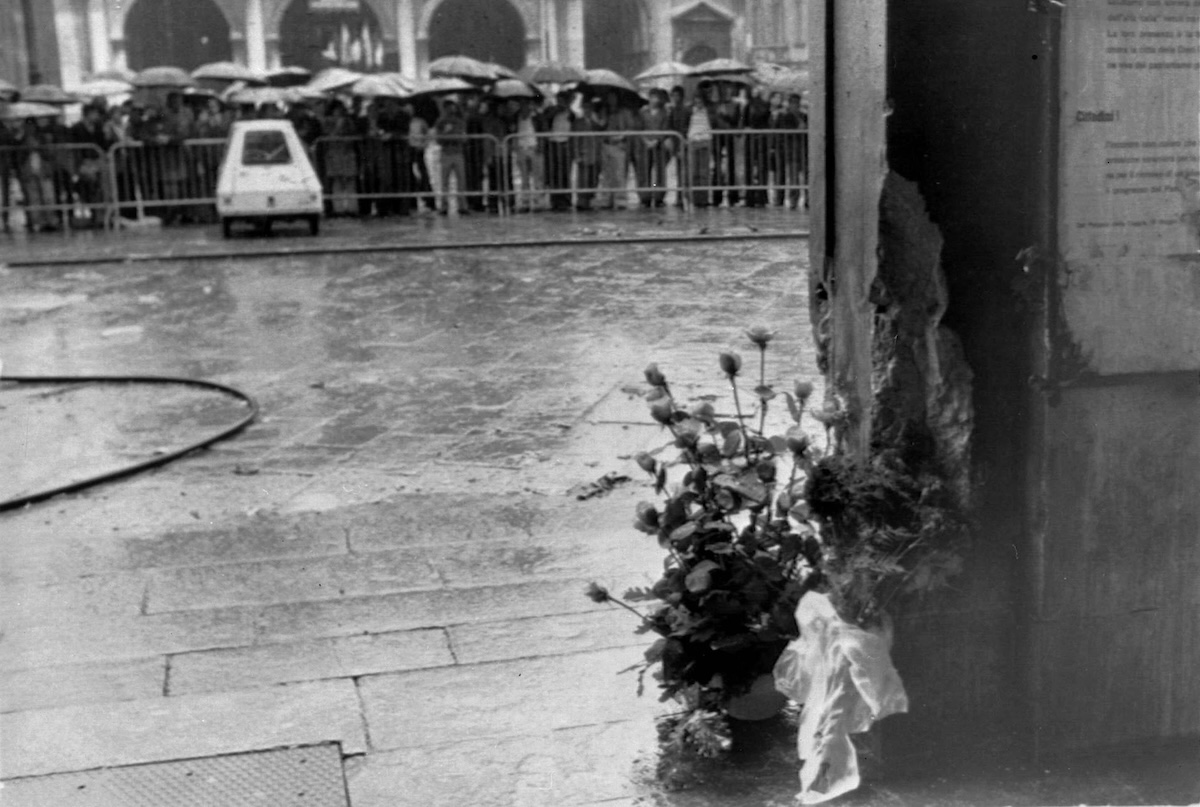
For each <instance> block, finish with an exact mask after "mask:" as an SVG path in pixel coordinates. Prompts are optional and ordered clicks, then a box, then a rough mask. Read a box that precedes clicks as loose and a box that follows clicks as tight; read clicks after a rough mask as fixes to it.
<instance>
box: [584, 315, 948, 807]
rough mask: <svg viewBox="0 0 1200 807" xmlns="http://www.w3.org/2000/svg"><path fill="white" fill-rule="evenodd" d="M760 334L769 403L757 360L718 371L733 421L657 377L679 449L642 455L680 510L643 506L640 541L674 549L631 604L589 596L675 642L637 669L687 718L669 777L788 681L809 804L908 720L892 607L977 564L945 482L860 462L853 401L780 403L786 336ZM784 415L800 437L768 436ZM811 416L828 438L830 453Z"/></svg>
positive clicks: (670, 731)
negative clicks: (893, 654)
mask: <svg viewBox="0 0 1200 807" xmlns="http://www.w3.org/2000/svg"><path fill="white" fill-rule="evenodd" d="M747 336H748V338H749V339H750V341H751V342H752V343H753V344H754V346H755V347H756V348H757V349H758V352H759V362H758V365H759V367H758V371H759V372H758V376H759V378H758V384H757V385H756V386H754V387H753V393H752V395H753V397H752V400H753V404H750V405H749V406H743V402H742V397H743V396H745V395H746V392H745V391H744V390H743V389H742V388H741V387H740V386H739V378H741V377H742V359H741V357H740V356H738V355H737V354H736V353H732V352H731V353H722V354H721V355H720V357H719V361H718V364H719V366H720V369H721V372H722V373H723V374H724V376H725V378H726V380H727V381H728V383H729V386H730V391H731V396H730V397H731V403H732V411H731V412H729V413H719V412H718V410H717V408H716V406H715V405H714V398H713V396H703V397H701V398H699V399H697V402H695V403H692V404H691V405H685V403H684V402H682V401H680V400H678V399H677V398H676V397H675V395H674V394H673V393H672V391H671V387H670V385H669V383H668V381H667V379H666V376H665V375H664V374H663V373H662V371H661V370H660V369H659V368H658V367H657V366H656V365H651V366H650V367H648V368H646V371H645V377H646V381H647V383H648V384H649V385H650V391H649V393H648V394H647V396H646V397H647V400H648V402H649V405H650V414H651V417H652V418H653V419H654V420H655V421H657V422H658V423H660V424H661V425H662V426H663V429H664V430H665V431H666V432H667V433H668V438H669V439H668V441H667V443H666V445H664V446H663V447H662V448H660V449H658V450H656V451H653V452H649V453H644V454H639V455H638V456H637V457H636V458H635V459H636V461H637V464H638V465H639V466H640V467H641V468H642V470H644V471H645V472H646V473H647V474H648V475H649V476H650V478H651V480H652V483H653V486H654V490H655V492H656V493H657V494H659V495H660V496H662V497H663V501H662V502H660V503H658V504H656V503H652V502H642V503H640V504H639V505H638V506H637V509H636V513H635V520H634V527H635V528H636V529H638V530H639V531H641V532H643V533H646V534H647V535H649V536H652V537H653V538H655V539H656V540H657V541H658V543H659V545H660V546H661V547H662V548H663V550H664V560H663V570H662V575H661V577H660V578H659V580H658V581H657V582H656V583H655V584H654V585H652V586H650V587H647V588H635V589H630V590H628V591H626V592H625V593H624V595H623V596H622V597H617V596H615V595H613V594H611V593H609V591H608V590H607V589H605V588H603V587H602V586H599V585H598V584H596V583H593V584H591V586H589V588H588V592H587V594H588V596H589V597H591V599H592V600H593V601H595V602H598V603H604V602H607V603H612V604H615V605H619V606H621V607H623V608H625V609H627V610H629V611H630V612H631V613H633V614H634V615H635V616H636V617H637V620H638V626H637V629H636V630H637V632H639V633H654V634H656V635H657V636H658V638H657V640H656V641H655V642H654V643H653V644H652V645H651V646H650V647H649V648H647V649H646V651H645V654H644V657H643V659H642V660H641V661H640V662H639V663H637V664H635V665H633V666H632V667H630V668H629V671H634V670H636V671H637V688H638V693H639V694H641V693H642V691H643V689H644V686H645V675H646V674H647V673H650V674H651V675H652V677H653V678H654V679H655V680H656V681H657V682H658V686H659V690H660V700H662V701H673V702H674V703H676V704H677V705H678V706H679V710H678V711H675V712H673V713H672V714H670V715H668V716H666V717H664V718H661V719H660V721H659V739H660V747H661V754H660V756H661V761H660V764H659V772H660V776H665V775H668V774H669V773H670V772H671V771H673V770H675V769H676V767H677V765H676V763H677V761H678V759H679V758H680V757H681V756H690V757H700V758H714V757H720V756H721V755H722V754H724V753H725V752H727V751H729V750H730V747H731V744H732V741H731V733H730V726H729V721H728V718H729V717H730V714H731V711H736V710H731V708H730V707H731V704H734V703H735V702H737V701H738V699H740V698H744V697H745V696H747V694H748V693H752V692H757V691H759V690H760V689H761V684H762V680H761V679H762V678H763V677H764V676H765V677H768V679H769V678H770V677H771V676H773V677H774V680H775V686H776V688H777V689H778V690H779V691H780V692H782V693H783V694H785V695H786V696H787V697H788V698H791V699H792V700H793V701H795V702H797V703H798V704H801V706H802V708H801V712H800V733H799V737H798V744H797V745H798V749H799V752H800V758H801V760H802V767H801V772H800V778H801V784H802V786H803V790H802V792H801V796H800V798H801V800H802V801H804V802H806V803H816V802H819V801H823V800H826V799H829V798H833V797H834V796H836V795H840V794H841V793H844V792H846V791H848V790H851V789H853V788H854V787H857V786H858V783H859V777H858V771H857V764H856V759H855V753H854V749H853V745H851V744H850V740H849V735H850V734H851V733H854V732H860V731H864V730H866V728H868V727H869V726H870V725H871V723H872V722H873V721H874V720H878V719H880V718H882V717H885V716H887V715H888V714H893V713H895V712H900V711H905V710H906V709H907V699H906V697H905V694H904V689H903V685H902V684H901V683H900V678H899V675H898V674H897V672H896V670H895V668H894V667H893V666H892V663H891V659H890V647H891V638H892V637H891V629H890V624H889V622H888V619H887V616H886V610H885V609H886V605H887V603H888V602H889V601H890V599H891V598H892V597H894V596H896V595H897V594H899V593H901V592H904V591H917V592H920V593H923V592H926V591H929V590H932V589H935V588H938V587H940V586H943V585H945V584H946V581H947V579H948V578H949V577H951V576H952V575H953V574H955V573H957V571H958V569H959V566H960V563H961V562H960V559H959V556H958V555H957V554H955V553H954V552H953V551H951V550H950V549H948V548H946V546H945V542H944V541H941V540H938V539H940V538H941V537H943V536H944V535H945V534H946V533H947V532H949V530H948V529H947V528H948V526H949V525H951V524H952V523H953V522H954V520H953V518H952V517H951V515H950V513H951V510H950V508H948V507H947V504H946V497H945V496H944V495H943V494H942V491H941V486H940V485H939V483H938V482H937V480H936V477H935V476H934V475H931V474H927V473H923V472H914V471H913V470H912V469H910V468H908V467H906V466H905V465H904V463H903V462H902V461H901V460H900V459H899V458H897V457H894V456H877V457H872V458H868V459H864V460H858V459H853V458H850V457H847V456H846V455H845V453H844V452H843V451H842V436H841V432H842V430H843V429H844V427H845V425H846V423H847V414H846V413H845V411H844V410H843V409H842V408H840V407H839V406H838V405H837V402H836V401H833V402H832V404H831V405H827V406H825V407H822V408H821V409H819V410H815V411H810V410H808V409H807V405H808V400H809V397H810V396H811V395H812V392H813V386H812V385H811V384H809V383H807V382H803V381H801V382H798V383H796V384H795V385H794V387H793V388H792V389H791V390H790V391H788V392H782V393H780V392H777V391H776V390H775V388H774V387H772V386H770V385H768V384H767V381H766V352H767V346H768V344H769V343H770V341H771V339H772V337H773V334H772V333H770V332H768V331H767V330H766V329H763V328H755V329H753V330H750V331H747ZM780 400H782V401H783V402H784V403H785V404H786V414H787V415H788V416H790V421H791V425H790V426H787V427H786V428H784V429H783V430H782V433H780V434H771V435H768V434H765V433H764V429H765V427H766V424H767V422H768V411H769V409H770V407H771V405H772V404H773V403H774V402H776V401H780ZM806 417H811V418H813V420H814V421H815V422H816V423H818V424H820V426H821V427H823V430H824V438H825V439H824V445H823V446H817V445H816V444H815V441H814V439H813V438H811V437H810V436H809V434H808V433H807V432H806V431H805V430H804V428H803V426H804V420H805V418H806ZM820 431H821V429H820V428H817V429H814V432H815V433H817V434H818V435H819V433H820ZM672 450H674V452H675V454H674V456H670V455H669V454H670V452H671V451H672ZM664 455H666V456H664ZM639 608H641V609H644V611H643V610H639Z"/></svg>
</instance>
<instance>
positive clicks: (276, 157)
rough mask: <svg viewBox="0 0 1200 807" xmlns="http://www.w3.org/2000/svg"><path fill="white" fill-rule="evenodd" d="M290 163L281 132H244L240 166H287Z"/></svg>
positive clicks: (286, 145)
mask: <svg viewBox="0 0 1200 807" xmlns="http://www.w3.org/2000/svg"><path fill="white" fill-rule="evenodd" d="M291 161H292V155H291V152H289V151H288V144H287V139H286V138H285V137H284V136H283V132H280V131H274V130H267V131H262V132H246V139H245V140H244V141H243V142H242V165H287V164H288V163H290V162H291Z"/></svg>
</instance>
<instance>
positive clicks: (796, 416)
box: [783, 392, 802, 423]
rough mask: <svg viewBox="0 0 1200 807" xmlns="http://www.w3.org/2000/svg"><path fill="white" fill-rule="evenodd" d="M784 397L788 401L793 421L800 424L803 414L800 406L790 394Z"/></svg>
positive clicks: (784, 394) (786, 393)
mask: <svg viewBox="0 0 1200 807" xmlns="http://www.w3.org/2000/svg"><path fill="white" fill-rule="evenodd" d="M783 397H784V398H785V399H786V400H787V405H788V411H789V412H791V413H792V420H794V421H796V422H797V423H799V422H800V417H801V414H802V412H801V410H800V405H799V404H798V403H796V399H795V398H793V397H792V394H791V393H790V392H785V393H783Z"/></svg>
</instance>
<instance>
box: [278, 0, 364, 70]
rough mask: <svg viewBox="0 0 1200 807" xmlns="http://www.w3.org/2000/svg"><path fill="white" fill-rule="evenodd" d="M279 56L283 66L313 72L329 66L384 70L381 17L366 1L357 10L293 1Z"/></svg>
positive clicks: (285, 18) (282, 23) (285, 17)
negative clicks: (297, 67) (302, 68)
mask: <svg viewBox="0 0 1200 807" xmlns="http://www.w3.org/2000/svg"><path fill="white" fill-rule="evenodd" d="M279 55H280V58H281V60H282V62H283V64H288V65H299V66H300V67H305V68H308V69H309V70H312V71H313V72H316V71H318V70H322V69H324V68H326V67H345V68H349V69H351V70H361V71H372V70H382V69H384V66H385V65H384V59H385V54H384V43H383V34H382V32H381V29H380V26H379V18H378V17H376V16H375V12H374V11H373V10H372V9H371V7H370V6H369V5H368V4H367V3H365V2H359V3H358V4H357V8H350V7H347V6H346V5H340V6H339V5H337V4H316V3H312V2H310V0H292V2H291V4H290V5H289V6H288V7H287V10H286V11H284V13H283V18H282V19H281V20H280V22H279Z"/></svg>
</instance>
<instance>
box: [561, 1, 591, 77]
mask: <svg viewBox="0 0 1200 807" xmlns="http://www.w3.org/2000/svg"><path fill="white" fill-rule="evenodd" d="M562 12H563V14H562V16H561V17H560V19H561V20H562V29H561V31H562V33H561V36H562V45H563V48H562V51H561V53H560V56H561V58H562V60H563V61H564V62H566V63H567V64H576V65H584V64H585V63H584V60H583V57H584V52H583V0H563V4H562Z"/></svg>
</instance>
